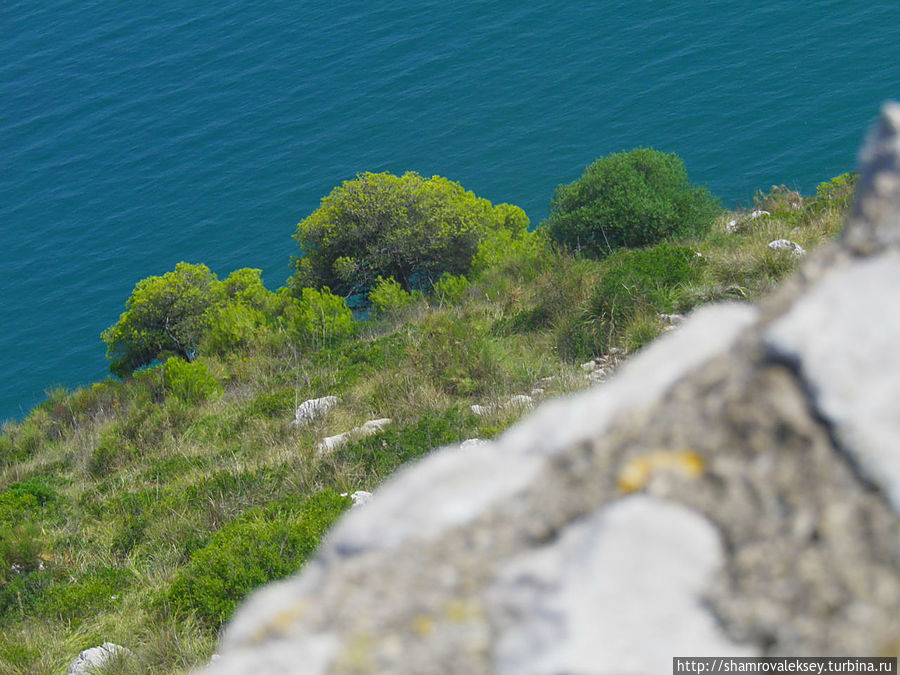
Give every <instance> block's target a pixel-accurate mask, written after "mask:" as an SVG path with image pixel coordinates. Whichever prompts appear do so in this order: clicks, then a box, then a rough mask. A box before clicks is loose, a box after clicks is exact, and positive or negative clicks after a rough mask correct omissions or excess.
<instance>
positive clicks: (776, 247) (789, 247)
mask: <svg viewBox="0 0 900 675" xmlns="http://www.w3.org/2000/svg"><path fill="white" fill-rule="evenodd" d="M768 246H769V248H770V249H772V250H773V251H790V253H791V256H793V257H794V258H799V257H801V256H804V255H806V251H804V250H803V247H802V246H800V244H797V243H795V242H793V241H791V240H790V239H776V240H775V241H770V242H769V244H768Z"/></svg>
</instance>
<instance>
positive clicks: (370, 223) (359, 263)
mask: <svg viewBox="0 0 900 675" xmlns="http://www.w3.org/2000/svg"><path fill="white" fill-rule="evenodd" d="M523 220H524V221H525V222H526V223H527V218H526V217H525V214H524V212H523V211H522V210H521V209H519V208H518V207H515V206H510V205H506V204H502V205H500V206H497V207H494V206H492V205H491V203H490V202H489V201H488V200H486V199H482V198H479V197H476V196H475V195H474V194H473V193H471V192H467V191H466V190H464V189H463V187H462V186H461V185H460V184H459V183H455V182H453V181H450V180H447V179H446V178H441V177H440V176H433V177H431V178H423V177H422V176H420V175H419V174H417V173H415V172H407V173H405V174H403V175H402V176H394V175H391V174H389V173H362V174H359V175H358V176H357V177H356V178H355V179H353V180H349V181H345V182H344V183H343V184H342V185H340V186H339V187H336V188H335V189H334V190H332V192H331V194H329V195H328V196H327V197H325V198H324V199H323V200H322V204H321V206H319V208H318V209H316V210H315V211H314V212H313V213H312V214H310V215H309V216H308V217H307V218H306V219H304V220H303V221H302V222H301V223H299V224H298V225H297V232H296V234H295V235H294V239H296V240H297V241H298V242H299V244H300V246H301V248H302V252H303V255H302V256H301V257H297V258H294V260H293V263H294V266H295V268H296V270H297V272H296V274H294V276H293V277H292V278H291V282H290V283H291V285H292V287H293V288H294V289H300V288H302V287H304V286H314V287H316V288H319V287H321V286H324V285H327V286H330V287H331V288H334V289H336V290H337V291H338V292H339V293H342V294H345V295H354V294H360V293H362V294H367V293H368V292H369V290H371V287H372V285H373V284H374V283H375V279H376V278H377V277H379V276H382V277H393V278H394V279H395V280H396V281H397V282H398V283H399V284H400V285H401V286H402V287H403V289H404V290H406V291H411V290H412V289H414V288H418V289H419V290H423V291H424V290H427V289H428V288H429V287H430V286H431V284H432V283H433V282H434V280H435V279H437V278H438V277H440V275H441V274H442V273H444V272H450V273H451V274H465V273H466V272H467V271H468V270H469V266H470V265H471V263H472V256H473V255H474V253H475V250H476V248H477V246H478V242H479V241H480V240H481V239H482V238H483V237H484V236H485V235H486V234H487V233H488V232H490V231H492V230H496V229H501V228H510V227H512V228H518V227H519V226H520V223H521V222H522V221H523Z"/></svg>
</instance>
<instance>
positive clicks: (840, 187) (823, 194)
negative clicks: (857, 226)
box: [815, 173, 859, 213]
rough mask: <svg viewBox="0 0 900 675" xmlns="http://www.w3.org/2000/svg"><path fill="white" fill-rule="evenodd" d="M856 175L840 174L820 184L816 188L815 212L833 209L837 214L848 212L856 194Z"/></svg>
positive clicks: (857, 175)
mask: <svg viewBox="0 0 900 675" xmlns="http://www.w3.org/2000/svg"><path fill="white" fill-rule="evenodd" d="M858 178H859V174H857V173H842V174H841V175H840V176H835V177H834V178H832V179H831V180H830V181H827V182H825V183H820V184H819V186H818V187H817V188H816V200H815V204H816V207H817V210H820V211H824V210H826V209H834V210H836V211H839V212H842V213H843V212H845V211H847V210H849V208H850V205H851V204H852V203H853V196H854V195H855V194H856V181H857V179H858Z"/></svg>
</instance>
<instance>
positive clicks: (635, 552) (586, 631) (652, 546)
mask: <svg viewBox="0 0 900 675" xmlns="http://www.w3.org/2000/svg"><path fill="white" fill-rule="evenodd" d="M723 560H724V556H723V551H722V544H721V542H720V540H719V534H718V532H717V531H716V529H715V528H714V527H713V526H712V524H711V523H710V522H709V521H708V520H707V519H706V518H704V517H703V516H701V515H699V514H697V513H696V512H694V511H691V510H690V509H688V508H686V507H684V506H681V505H679V504H675V503H670V502H664V501H660V500H657V499H653V498H651V497H646V496H643V495H637V496H633V497H626V498H624V499H621V500H619V501H618V502H615V503H613V504H612V505H610V506H608V507H607V508H605V509H602V510H601V511H599V512H598V513H596V514H595V515H593V516H592V517H590V519H589V520H587V521H586V522H579V523H577V524H575V525H572V526H570V527H569V528H567V530H566V531H565V532H564V533H563V534H562V536H561V537H560V538H558V539H557V540H556V541H555V542H554V543H553V544H552V545H550V546H547V547H545V548H543V549H539V550H537V551H534V552H528V553H525V554H523V555H522V556H520V557H518V558H516V559H513V560H511V561H509V562H508V563H507V564H506V566H505V567H504V569H503V570H502V572H501V573H500V574H499V575H498V579H497V581H496V583H495V584H494V586H493V587H492V588H491V589H490V590H489V591H488V593H489V598H490V610H491V611H492V612H493V614H494V624H495V625H499V626H501V627H502V628H501V632H500V634H499V635H498V636H497V638H496V641H495V647H494V655H493V656H494V670H495V671H496V672H498V673H508V674H509V675H555V674H556V673H595V674H597V675H601V674H605V673H609V674H610V675H613V674H618V673H664V672H668V669H669V668H671V663H672V656H673V655H683V654H690V655H694V656H752V655H754V653H755V652H754V650H753V649H752V648H748V647H745V646H741V645H736V644H733V643H732V642H730V641H729V640H728V639H727V638H726V636H724V635H723V634H722V632H721V630H720V629H719V627H718V626H717V624H716V621H715V619H714V617H713V616H712V614H710V612H709V611H708V610H707V609H706V608H705V607H704V604H703V599H704V592H705V589H706V587H707V586H708V584H709V583H710V581H711V580H712V578H713V576H714V575H715V574H716V573H717V572H718V571H719V570H720V569H721V568H722V565H723Z"/></svg>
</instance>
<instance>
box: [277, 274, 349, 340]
mask: <svg viewBox="0 0 900 675" xmlns="http://www.w3.org/2000/svg"><path fill="white" fill-rule="evenodd" d="M284 320H285V321H286V322H287V323H288V325H290V326H291V328H292V329H293V330H294V331H296V332H297V334H298V335H299V337H300V338H301V340H303V341H305V342H309V343H312V344H315V345H322V344H327V343H329V342H334V341H335V340H340V339H343V338H347V337H350V336H351V335H353V332H354V330H355V327H354V325H353V312H351V311H350V308H349V307H347V301H346V300H345V299H344V298H342V297H340V296H338V295H335V294H334V293H332V292H331V290H330V289H329V288H328V287H327V286H325V287H324V288H322V289H321V290H316V289H315V288H304V289H301V291H300V299H299V300H297V301H292V302H286V304H285V306H284Z"/></svg>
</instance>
